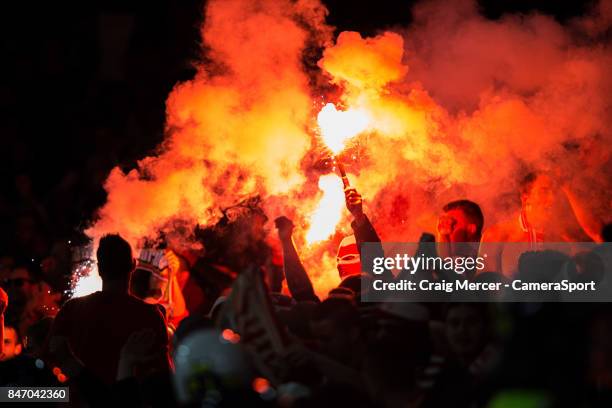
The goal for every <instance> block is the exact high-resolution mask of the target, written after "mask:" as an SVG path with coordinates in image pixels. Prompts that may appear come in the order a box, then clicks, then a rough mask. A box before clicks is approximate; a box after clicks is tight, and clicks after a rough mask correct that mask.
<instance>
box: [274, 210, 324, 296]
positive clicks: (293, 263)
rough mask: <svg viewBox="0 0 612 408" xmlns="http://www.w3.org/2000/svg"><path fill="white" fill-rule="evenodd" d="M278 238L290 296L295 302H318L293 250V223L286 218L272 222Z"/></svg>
mask: <svg viewBox="0 0 612 408" xmlns="http://www.w3.org/2000/svg"><path fill="white" fill-rule="evenodd" d="M274 223H275V225H276V229H277V230H278V237H279V239H280V241H281V246H282V249H283V265H284V269H285V279H287V286H288V287H289V292H291V296H293V298H294V299H295V300H297V301H314V302H319V298H318V297H317V295H315V293H314V289H313V287H312V282H310V278H309V277H308V274H307V273H306V269H304V265H302V261H301V260H300V256H299V254H298V252H297V250H296V249H295V244H294V242H293V237H292V234H293V222H291V220H290V219H289V218H287V217H284V216H283V217H278V218H277V219H276V220H274Z"/></svg>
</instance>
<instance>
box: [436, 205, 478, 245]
mask: <svg viewBox="0 0 612 408" xmlns="http://www.w3.org/2000/svg"><path fill="white" fill-rule="evenodd" d="M476 229H477V227H476V224H473V223H472V222H470V220H469V219H468V218H467V217H466V215H465V213H464V212H463V211H462V210H460V209H458V208H454V209H452V210H449V211H446V212H444V213H443V214H442V215H441V216H440V218H439V219H438V234H439V235H444V236H446V237H447V239H448V241H450V242H475V241H479V240H480V239H479V237H477V236H476ZM445 240H446V239H439V241H445Z"/></svg>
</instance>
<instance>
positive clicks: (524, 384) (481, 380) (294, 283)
mask: <svg viewBox="0 0 612 408" xmlns="http://www.w3.org/2000/svg"><path fill="white" fill-rule="evenodd" d="M532 179H533V178H532ZM530 183H532V182H530ZM532 184H533V183H532ZM523 201H524V202H523V207H524V208H525V209H527V210H526V211H525V212H524V213H523V214H522V215H523V216H524V217H528V216H529V214H530V211H532V210H528V209H530V208H533V206H534V205H536V204H537V203H536V202H534V201H530V198H529V195H527V196H525V197H524V199H523ZM346 205H347V208H348V210H349V211H350V213H351V215H352V217H353V222H352V224H351V226H352V229H353V231H354V236H353V237H352V239H351V240H348V242H345V241H346V240H345V241H343V244H342V245H341V249H340V251H339V254H338V273H339V276H340V278H341V283H340V284H339V285H338V287H336V288H334V289H332V290H331V291H330V292H329V293H328V294H327V295H326V296H319V295H317V293H316V292H315V290H314V288H313V285H312V283H311V281H310V278H309V274H308V272H307V271H306V269H305V267H304V265H303V264H302V262H301V260H300V253H299V250H298V248H297V247H296V245H295V243H294V240H293V239H292V232H293V223H292V221H291V220H290V219H288V218H286V217H280V218H277V219H276V220H275V221H274V225H275V227H276V229H277V233H278V240H279V242H280V245H279V246H280V248H281V250H282V262H280V263H279V262H278V260H277V259H276V258H277V257H275V256H274V254H273V251H272V250H271V249H270V248H269V246H268V244H267V243H266V241H265V236H266V234H265V233H264V229H265V226H266V224H267V221H268V220H267V218H266V216H265V214H264V212H263V211H262V210H261V208H260V207H259V206H258V203H257V201H253V202H250V203H248V204H247V205H243V206H242V207H241V210H240V212H238V213H237V215H236V214H234V215H233V216H232V217H231V219H230V218H229V217H224V219H222V220H221V221H219V223H218V224H217V225H215V226H213V227H209V228H206V229H203V230H199V231H198V232H197V235H198V237H199V239H200V240H201V241H202V243H203V244H204V246H205V247H206V248H207V249H208V250H207V251H206V255H205V256H202V257H199V258H198V257H193V256H190V255H189V254H181V253H179V251H172V250H171V249H169V248H165V249H163V250H161V251H157V253H158V254H161V255H158V256H157V259H156V260H155V261H152V260H151V259H147V260H143V259H142V257H141V259H137V260H135V254H133V252H132V248H131V247H130V245H129V244H128V243H127V242H126V241H125V240H124V239H123V238H122V237H120V236H119V235H107V236H104V237H103V238H102V239H101V240H100V242H99V245H98V248H97V253H96V260H97V269H98V272H99V275H100V277H101V279H102V282H103V283H102V290H101V291H97V292H95V293H93V294H90V295H87V296H83V297H75V298H72V299H70V300H68V299H67V296H65V295H64V294H63V292H62V288H63V286H62V283H61V282H62V281H65V280H66V278H67V275H68V274H69V270H68V271H65V272H61V273H60V272H59V271H60V270H61V267H62V265H64V266H63V267H68V268H69V265H70V258H69V255H65V257H66V259H63V260H62V258H59V257H58V258H57V259H56V258H52V259H49V258H48V257H47V258H43V261H42V262H36V261H37V260H38V259H40V258H39V257H37V256H34V255H33V256H34V258H32V257H27V258H19V257H18V256H16V255H15V256H8V255H7V256H4V257H3V258H2V269H1V273H2V275H1V279H2V288H3V290H2V291H0V295H1V298H0V306H1V308H0V309H1V310H0V311H1V314H0V315H1V316H2V319H3V323H4V324H3V326H2V327H3V328H4V329H3V337H4V343H3V347H2V357H1V359H2V361H1V362H0V382H1V384H2V385H5V386H43V385H44V386H68V387H70V400H71V404H73V405H74V406H123V405H130V406H232V407H233V406H240V407H243V406H279V407H311V406H317V407H324V406H338V405H341V404H345V405H347V406H354V407H443V406H457V407H480V406H482V407H486V406H490V407H514V406H533V407H552V406H585V407H586V406H588V407H590V406H609V404H610V402H611V401H610V390H611V389H612V346H610V344H611V343H609V341H608V335H609V334H610V333H612V308H610V306H609V304H608V303H465V302H432V303H418V302H382V303H373V302H364V301H363V297H362V295H363V293H362V291H363V290H366V289H364V288H366V287H367V285H366V286H362V283H363V282H364V281H365V282H368V280H369V279H371V276H370V275H368V273H367V271H365V272H364V271H362V270H361V269H362V268H361V261H364V262H365V260H364V259H362V256H361V254H360V250H359V249H360V248H361V244H362V243H364V242H369V243H374V244H375V245H380V244H381V240H380V238H379V237H378V234H377V232H376V229H375V226H374V225H372V223H371V222H370V220H369V219H368V217H367V215H366V214H365V213H364V210H363V206H362V199H361V196H360V194H359V193H358V192H357V191H356V190H354V189H350V188H349V189H347V190H346ZM484 218H485V215H484V214H483V213H482V211H481V209H480V207H479V206H478V204H476V203H474V202H472V201H469V200H458V201H453V202H451V203H449V204H448V205H446V206H444V208H443V209H441V215H440V218H439V223H438V228H437V234H436V236H435V237H434V236H433V235H430V234H424V237H423V239H422V240H423V241H435V242H437V243H438V247H437V248H439V251H440V252H441V255H444V256H454V255H457V254H456V253H454V251H457V248H458V247H457V246H455V244H456V243H458V242H462V243H466V242H467V243H470V242H473V243H476V244H478V243H479V242H481V240H482V238H483V233H484V232H485V231H486V229H485V228H483V225H484ZM531 219H533V217H532V218H531ZM528 227H529V228H526V229H525V230H524V231H523V232H524V234H525V235H524V237H525V238H524V241H525V242H529V240H530V239H532V238H533V239H535V240H536V241H535V242H537V240H538V239H543V236H544V235H545V234H546V231H545V230H543V229H542V228H540V226H538V225H529V226H528ZM530 228H533V229H537V231H538V234H534V233H533V231H531V230H530ZM21 236H23V234H22V235H21ZM21 236H20V235H17V239H20V237H21ZM32 236H34V237H35V236H36V235H35V234H33V235H32ZM530 237H531V238H530ZM538 237H540V238H538ZM601 237H602V238H603V239H606V240H610V225H608V226H606V227H604V228H603V229H602V232H601ZM24 242H32V243H35V242H36V240H35V239H31V240H29V241H20V243H24ZM238 242H240V243H239V244H238ZM24 248H27V249H28V250H35V249H36V246H35V245H33V246H28V247H24ZM236 248H238V250H237V249H236ZM462 248H463V247H462ZM470 248H472V249H473V250H474V251H478V245H474V246H473V247H470V246H468V251H469V250H470ZM603 248H604V249H603V250H604V251H605V250H606V248H608V247H603ZM379 251H382V245H381V246H380V248H379ZM462 251H463V252H462V253H461V255H466V253H465V249H462ZM553 255H554V254H551V253H550V251H549V252H538V251H530V252H528V253H526V254H525V255H524V256H523V257H521V261H520V262H519V268H523V269H525V268H529V267H531V268H533V267H534V265H536V266H537V265H542V264H543V263H547V262H548V263H550V262H552V263H554V262H557V264H555V265H558V269H559V270H560V268H561V267H562V264H563V262H565V261H568V260H569V259H570V258H568V257H565V258H564V257H562V256H561V257H559V256H553ZM559 255H562V254H559ZM581 257H582V258H585V259H587V261H585V262H582V264H583V265H586V267H585V268H584V270H582V269H580V268H579V271H582V272H577V273H578V275H579V274H580V273H582V274H584V273H591V275H589V276H596V277H597V279H598V280H600V281H601V280H602V279H605V276H601V274H600V275H597V274H593V271H592V269H593V268H594V267H595V268H597V267H601V265H598V264H597V265H595V266H593V262H591V263H589V262H588V259H589V257H588V256H586V255H585V254H582V255H581ZM534 259H535V260H536V261H534ZM559 259H561V260H563V262H561V263H559ZM603 259H608V258H605V257H604V258H603ZM578 263H580V262H578ZM50 265H51V266H50ZM526 265H527V266H526ZM69 269H70V268H69ZM364 269H367V268H364ZM521 272H523V273H525V271H524V270H522V271H521ZM495 273H496V272H491V271H489V272H487V273H486V275H487V276H486V279H492V278H491V274H495ZM530 273H531V272H530ZM400 275H401V273H400ZM498 275H499V276H498V278H499V279H503V275H502V274H498ZM431 278H432V279H446V278H448V276H446V275H442V274H441V273H440V274H439V276H436V273H434V274H433V275H432V276H431ZM461 278H462V279H470V280H478V279H483V275H482V274H481V275H479V274H470V273H466V274H463V275H462V276H461ZM579 278H580V276H578V277H577V278H576V279H579Z"/></svg>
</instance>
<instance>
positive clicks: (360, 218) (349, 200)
mask: <svg viewBox="0 0 612 408" xmlns="http://www.w3.org/2000/svg"><path fill="white" fill-rule="evenodd" d="M344 197H345V200H346V208H347V209H348V210H349V212H350V213H351V215H352V216H353V222H351V227H352V228H353V232H354V234H355V241H356V242H357V248H359V255H360V257H361V264H362V267H363V265H366V267H365V270H367V271H371V269H372V268H371V265H373V259H374V258H377V257H384V256H385V251H384V250H383V247H382V242H381V240H380V238H379V236H378V233H377V232H376V230H375V229H374V226H373V225H372V223H371V222H370V219H369V218H368V217H367V215H365V213H364V212H363V199H362V197H361V194H359V193H358V192H357V190H355V189H354V188H352V187H349V188H347V189H345V190H344ZM366 242H368V243H374V244H375V245H373V246H371V247H370V249H371V251H370V252H369V253H368V256H364V255H365V254H364V253H363V249H362V245H363V244H364V243H366ZM367 265H370V266H367ZM381 276H386V277H387V278H390V279H393V276H392V273H391V271H386V272H384V273H383V274H382V275H381Z"/></svg>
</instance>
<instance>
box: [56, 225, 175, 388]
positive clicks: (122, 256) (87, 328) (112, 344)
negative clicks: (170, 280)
mask: <svg viewBox="0 0 612 408" xmlns="http://www.w3.org/2000/svg"><path fill="white" fill-rule="evenodd" d="M97 258H98V270H99V273H100V277H101V278H102V291H100V292H95V293H92V294H91V295H88V296H85V297H81V298H76V299H72V300H70V301H69V302H67V303H66V304H65V305H64V306H63V307H62V309H61V310H60V312H59V313H58V315H57V317H56V319H55V322H54V324H53V327H52V329H51V339H52V340H53V338H54V337H55V338H56V337H65V338H67V339H68V343H69V346H70V348H71V350H72V351H73V352H74V355H75V356H76V357H77V358H78V359H79V360H80V361H82V363H83V365H84V366H85V367H86V368H87V369H88V370H89V371H90V372H92V373H93V374H94V375H96V376H97V377H98V378H100V379H101V380H102V381H104V382H105V383H106V384H111V383H112V382H113V381H114V380H115V377H116V375H117V367H118V364H119V359H120V353H121V348H122V346H123V345H124V344H125V343H126V341H127V339H128V337H129V336H130V335H131V334H132V333H133V332H137V331H140V330H145V329H148V330H150V331H151V335H152V341H153V346H152V349H153V350H155V351H156V356H155V357H154V358H151V359H150V360H149V361H148V362H146V363H143V364H142V365H141V366H140V367H137V368H136V370H135V371H136V373H135V374H136V375H137V376H144V375H146V374H150V373H152V372H160V371H161V372H167V371H168V370H169V369H170V363H169V356H168V336H167V333H166V323H165V320H164V317H163V315H162V314H161V312H160V311H159V309H158V308H157V307H156V306H154V305H149V304H146V303H144V302H142V301H141V300H139V299H136V298H135V297H133V296H131V295H129V294H128V289H129V282H130V276H131V274H132V271H133V269H134V259H133V258H132V249H131V247H130V245H129V244H128V243H127V242H126V241H125V240H124V239H123V238H121V237H120V236H119V235H106V236H104V237H103V238H102V239H101V240H100V246H99V248H98V252H97ZM51 343H53V342H51ZM53 351H54V350H50V352H51V354H53Z"/></svg>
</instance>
